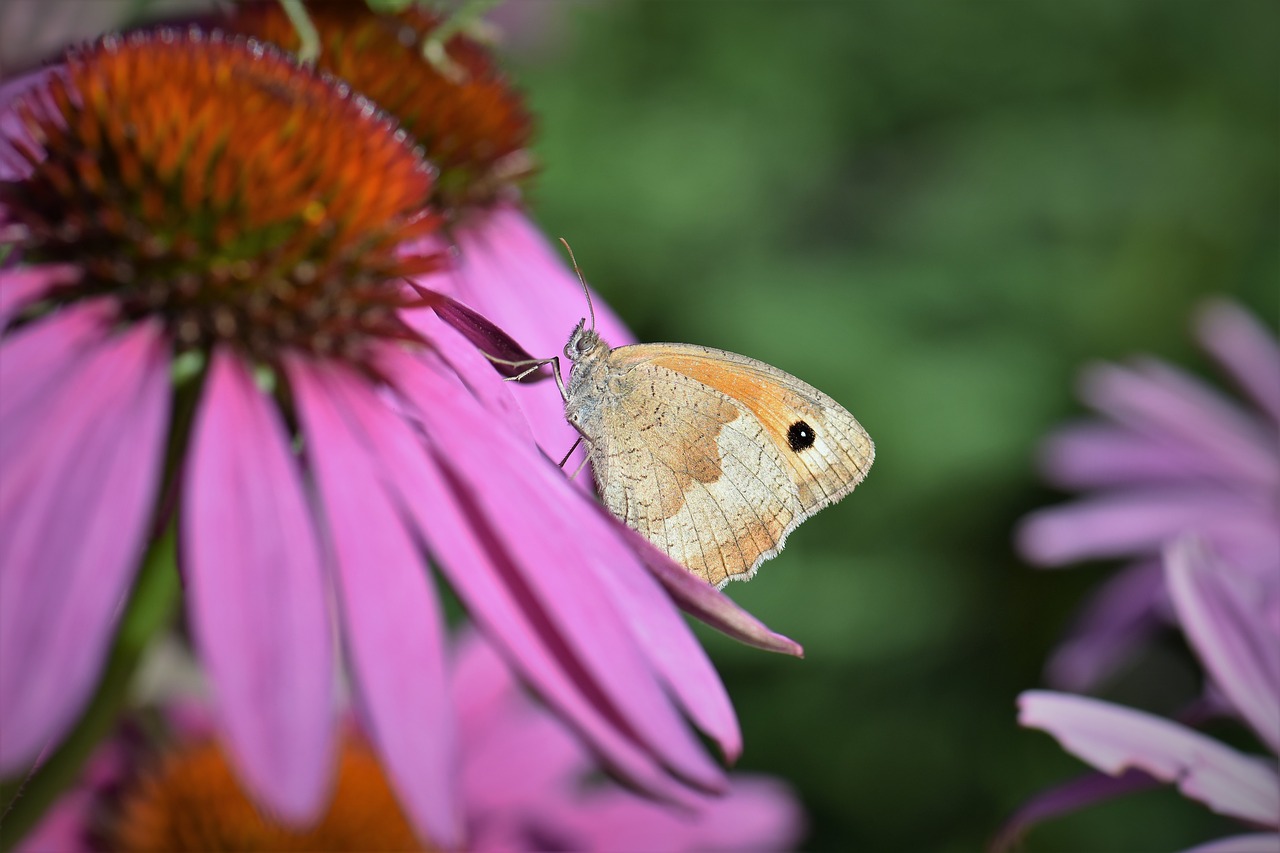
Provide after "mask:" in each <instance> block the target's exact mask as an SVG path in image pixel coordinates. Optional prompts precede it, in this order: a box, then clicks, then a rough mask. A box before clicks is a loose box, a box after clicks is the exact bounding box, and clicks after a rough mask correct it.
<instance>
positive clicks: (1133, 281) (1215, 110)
mask: <svg viewBox="0 0 1280 853" xmlns="http://www.w3.org/2000/svg"><path fill="white" fill-rule="evenodd" d="M514 5H515V6H516V7H518V8H517V9H514V10H509V11H508V12H507V13H506V14H508V15H510V16H511V18H512V19H517V20H523V21H524V23H522V24H520V25H519V26H518V27H514V28H512V30H511V31H510V32H509V36H510V41H511V44H510V64H511V66H512V67H513V71H514V73H515V75H516V77H517V79H518V80H519V81H520V82H521V84H522V85H523V86H524V87H525V88H526V89H527V90H528V93H529V96H530V98H531V102H532V106H533V108H534V111H535V113H536V115H537V116H538V121H539V126H540V133H539V137H538V144H537V150H538V153H539V155H540V157H541V159H542V161H543V163H544V171H543V173H542V175H541V176H540V177H539V178H538V179H537V180H536V182H535V184H534V187H533V189H532V192H531V195H530V197H531V205H532V208H533V211H534V213H535V215H536V217H537V219H538V220H539V222H540V223H541V224H542V225H543V226H544V228H545V229H546V231H547V233H548V234H550V235H553V236H559V235H563V236H565V237H567V238H568V239H569V240H570V242H571V243H572V244H573V246H574V249H575V251H576V252H577V255H578V259H579V261H580V262H581V263H582V265H583V269H584V271H585V273H586V275H587V277H588V278H589V279H590V280H591V281H592V282H593V284H595V285H596V286H597V287H598V288H599V289H600V291H601V292H602V293H603V294H605V296H606V298H607V299H608V300H609V301H610V302H611V303H612V304H613V306H614V307H615V308H616V309H617V310H618V311H619V312H620V313H621V314H622V316H623V317H624V318H625V319H626V320H627V321H628V322H629V323H630V324H631V325H632V326H633V328H634V329H635V331H636V332H637V334H638V335H639V337H640V338H641V339H642V340H651V341H652V340H673V341H689V342H695V343H700V344H707V345H711V346H716V347H722V348H726V349H730V350H734V351H737V352H742V353H745V354H748V355H751V356H754V357H756V358H760V359H763V360H765V361H768V362H770V363H772V364H776V365H778V366H779V367H782V368H784V369H786V370H788V371H790V372H792V373H795V374H797V375H799V376H800V377H802V378H804V379H806V380H807V381H809V382H811V383H812V384H814V385H817V386H818V387H820V388H822V389H823V390H825V391H827V392H828V393H830V394H831V395H832V396H833V397H835V398H836V399H837V400H839V401H841V402H842V403H843V404H845V405H846V406H847V407H848V408H849V409H850V410H851V411H853V412H854V414H855V415H857V417H858V418H859V419H860V420H861V421H862V423H863V424H864V425H865V426H866V428H867V430H868V431H869V432H870V433H871V435H872V437H873V438H874V439H875V441H876V445H877V450H878V457H877V461H876V464H875V468H874V469H873V470H872V472H871V475H870V477H869V478H868V480H867V482H866V483H865V484H864V485H862V486H861V487H860V488H859V489H858V490H857V491H856V492H855V493H854V494H853V495H852V496H851V497H849V498H848V499H846V500H845V501H844V502H843V503H841V504H840V505H839V506H837V507H835V508H832V509H828V510H826V511H825V512H823V513H821V514H820V515H818V516H816V517H815V518H814V519H813V520H811V521H809V522H808V523H807V524H806V525H805V526H804V527H803V528H802V529H800V530H799V531H797V532H796V534H795V535H794V536H793V537H792V538H791V540H790V544H789V545H788V548H787V550H786V552H785V553H784V554H783V555H782V556H780V557H779V558H778V559H776V560H774V561H773V562H771V563H769V564H767V565H766V566H765V567H764V568H763V569H762V570H761V573H760V575H759V577H757V579H756V580H754V581H753V582H751V583H749V584H735V585H733V586H732V587H731V588H730V590H729V592H730V594H731V595H732V596H733V597H734V598H735V599H736V600H737V601H739V602H741V603H742V604H744V605H745V606H746V607H748V608H749V609H750V610H752V611H753V612H754V613H756V614H757V615H758V616H760V617H761V618H762V619H764V620H765V621H766V622H767V623H768V624H769V625H770V626H772V627H773V628H775V629H776V630H779V631H782V632H784V633H786V634H788V635H790V636H792V637H794V638H796V639H797V640H799V641H800V642H801V643H803V644H804V646H805V648H806V651H807V659H806V660H804V661H796V660H791V659H786V658H779V657H773V656H770V655H767V654H764V653H761V652H756V651H753V650H750V649H745V648H742V647H740V646H737V645H735V644H733V643H731V642H728V641H724V640H723V639H722V638H719V637H718V636H715V635H713V634H711V633H710V632H707V633H706V637H707V643H708V645H709V647H710V648H711V650H712V653H713V655H714V657H715V659H716V662H717V664H718V665H719V667H720V670H721V672H722V673H723V674H724V677H725V680H726V682H727V684H728V687H729V690H730V692H731V694H732V696H733V698H734V701H735V704H736V706H737V708H738V711H739V714H740V715H741V719H742V723H743V726H744V730H745V736H746V744H747V749H746V754H745V756H744V758H743V760H742V762H741V766H742V767H743V768H747V769H752V770H761V771H767V772H771V773H776V774H780V775H782V776H785V777H787V778H788V779H790V780H791V781H792V782H793V783H794V784H795V785H796V786H797V787H798V789H799V791H800V793H801V795H802V796H803V798H804V800H805V803H806V805H807V807H808V808H809V810H810V812H811V816H812V833H811V835H810V837H809V839H808V841H807V843H806V845H805V846H806V848H808V849H815V850H847V849H865V850H940V851H951V850H954V851H971V850H975V849H979V848H980V847H981V846H982V845H984V844H985V843H986V841H987V840H988V838H989V837H990V836H991V834H992V833H993V832H994V831H995V829H996V828H997V827H998V825H999V823H1000V821H1001V820H1002V818H1003V817H1005V816H1006V815H1007V813H1008V812H1009V811H1010V810H1012V809H1013V808H1014V807H1016V806H1017V805H1018V804H1019V803H1020V802H1021V801H1022V800H1023V799H1025V798H1026V797H1028V796H1029V795H1031V794H1032V793H1033V792H1034V791H1036V790H1038V789H1039V788H1041V787H1043V786H1046V785H1048V784H1050V783H1052V782H1055V781H1059V780H1063V779H1066V778H1067V777H1069V776H1072V775H1074V774H1076V773H1077V772H1079V771H1080V770H1082V769H1083V765H1082V764H1080V763H1079V762H1077V761H1075V760H1074V759H1072V758H1070V757H1068V756H1067V755H1065V754H1064V753H1063V752H1062V751H1061V750H1060V749H1059V747H1058V746H1057V745H1056V743H1054V742H1053V741H1052V740H1050V738H1049V737H1048V736H1046V735H1044V734H1040V733H1036V732H1029V731H1024V730H1021V729H1019V728H1018V726H1017V725H1016V722H1015V710H1014V697H1015V696H1016V695H1017V693H1018V692H1019V691H1020V690H1023V689H1026V688H1029V687H1034V686H1037V685H1039V684H1040V683H1041V680H1040V671H1041V666H1042V664H1043V661H1044V660H1045V658H1046V655H1047V653H1048V651H1049V649H1050V648H1051V647H1052V646H1053V644H1054V642H1055V639H1056V638H1057V637H1058V636H1059V634H1060V632H1061V631H1062V630H1063V628H1064V627H1065V625H1066V624H1067V623H1068V621H1069V618H1070V615H1071V613H1072V612H1073V610H1074V609H1075V608H1076V606H1077V605H1078V604H1079V602H1080V601H1081V599H1082V597H1083V596H1084V595H1085V594H1086V593H1087V591H1088V590H1089V589H1090V588H1092V587H1093V586H1094V585H1095V584H1096V583H1097V582H1098V581H1100V580H1101V579H1102V578H1103V577H1105V576H1106V575H1107V573H1108V572H1109V571H1110V569H1111V567H1110V566H1107V565H1096V566H1090V567H1082V568H1079V569H1075V570H1070V571H1064V572H1043V571H1036V570H1033V569H1031V568H1029V567H1028V566H1027V565H1025V564H1024V563H1022V562H1021V561H1020V560H1019V559H1018V557H1017V556H1016V555H1015V554H1014V553H1013V551H1012V548H1011V544H1010V530H1011V526H1012V525H1013V523H1014V522H1015V520H1016V519H1018V518H1019V516H1021V515H1022V514H1023V513H1025V512H1027V511H1028V510H1030V509H1033V508H1035V507H1038V506H1042V505H1044V504H1046V503H1049V502H1052V501H1055V500H1058V499H1060V497H1061V496H1060V495H1056V494H1054V493H1052V492H1050V491H1048V490H1047V489H1045V488H1044V487H1042V486H1041V485H1039V480H1038V478H1037V475H1036V472H1035V468H1034V461H1033V455H1034V450H1035V447H1036V443H1037V440H1038V439H1039V438H1040V437H1041V436H1042V435H1043V434H1044V433H1045V432H1046V431H1047V430H1049V429H1050V428H1051V427H1053V426H1054V425H1055V424H1057V423H1059V422H1061V421H1062V420H1063V419H1065V418H1067V417H1070V416H1072V415H1076V414H1079V413H1080V411H1081V410H1080V407H1079V406H1078V404H1076V403H1075V402H1073V396H1072V393H1073V392H1072V386H1073V381H1074V376H1075V375H1076V372H1077V371H1078V369H1079V367H1080V366H1081V365H1082V364H1084V363H1086V362H1087V361H1089V360H1090V359H1097V358H1118V357H1123V356H1126V355H1128V354H1131V353H1135V352H1138V351H1147V352H1152V353H1155V354H1158V355H1161V356H1163V357H1167V358H1170V359H1172V360H1175V361H1178V362H1181V363H1183V364H1185V365H1188V366H1189V367H1191V368H1192V369H1195V370H1206V371H1207V368H1208V365H1207V363H1206V360H1205V359H1204V358H1203V357H1202V356H1201V355H1200V354H1199V353H1198V352H1197V351H1196V350H1195V348H1194V345H1193V343H1192V341H1191V338H1190V335H1189V332H1188V320H1189V314H1190V312H1191V310H1192V308H1193V307H1194V306H1195V305H1196V304H1197V302H1198V301H1199V300H1200V299H1201V298H1202V297H1203V296H1205V295H1207V294H1210V293H1222V294H1230V295H1233V296H1235V297H1236V298H1238V299H1240V300H1242V301H1243V302H1244V303H1245V304H1247V305H1249V306H1251V307H1252V308H1253V309H1254V310H1256V311H1259V312H1260V313H1261V315H1262V316H1263V317H1264V319H1266V321H1267V322H1268V323H1269V324H1272V325H1274V323H1275V318H1276V316H1277V300H1278V296H1280V287H1278V286H1277V285H1278V282H1280V257H1278V254H1277V235H1278V234H1280V228H1278V224H1280V220H1278V216H1280V168H1278V163H1280V51H1277V50H1276V45H1277V44H1280V4H1277V3H1275V2H1270V0H1217V2H1210V0H1192V2H1178V0H1141V2H1140V1H1139V0H1084V2H1072V3H1062V2H1058V0H988V2H955V0H936V2H935V0H856V2H847V3H819V2H764V0H761V2H711V0H691V1H690V2H675V0H665V2H660V1H659V0H650V2H599V3H590V4H567V3H552V2H532V3H531V2H529V0H514ZM530 7H532V8H530ZM500 14H501V13H500ZM531 24H536V25H537V26H536V27H533V26H532V25H531ZM1139 666H1140V667H1141V668H1142V669H1140V670H1139V671H1135V672H1132V673H1129V674H1128V676H1127V677H1126V678H1125V679H1123V680H1124V681H1125V682H1126V684H1125V686H1124V687H1123V693H1122V695H1123V697H1124V700H1125V701H1127V702H1129V703H1131V704H1139V705H1143V706H1145V707H1150V708H1153V709H1155V710H1157V711H1160V712H1168V711H1171V710H1174V709H1176V708H1177V707H1178V705H1179V704H1180V703H1181V702H1182V701H1184V700H1185V699H1187V698H1189V697H1190V696H1192V695H1194V693H1195V691H1196V690H1197V689H1198V683H1197V680H1196V675H1195V670H1194V669H1193V668H1192V667H1191V666H1189V664H1188V661H1187V658H1186V656H1185V650H1184V649H1182V648H1181V647H1180V645H1179V643H1178V641H1177V640H1176V638H1170V640H1169V643H1168V644H1167V647H1161V648H1157V649H1156V650H1155V651H1154V652H1153V654H1152V656H1151V657H1150V658H1149V659H1148V660H1146V661H1144V662H1142V663H1141V664H1140V665H1139ZM1114 689H1117V690H1119V689H1121V688H1119V687H1116V688H1114ZM1231 828H1232V827H1231V825H1230V824H1228V823H1226V822H1225V821H1220V820H1219V819H1218V818H1215V817H1213V816H1212V815H1210V814H1209V813H1208V812H1207V811H1206V810H1204V809H1203V808H1201V807H1200V806H1198V805H1197V804H1194V803H1192V802H1190V801H1185V800H1182V799H1181V798H1180V797H1179V796H1177V795H1176V794H1175V793H1172V792H1170V791H1168V790H1164V791H1159V792H1154V793H1151V794H1146V795H1141V796H1136V797H1131V798H1129V799H1127V800H1124V801H1121V802H1118V803H1116V804H1114V805H1109V806H1106V807H1102V808H1097V809H1093V810H1090V811H1087V812H1083V813H1081V814H1079V815H1077V816H1074V817H1070V818H1066V819H1063V820H1060V821H1057V822H1054V823H1051V824H1047V825H1045V826H1043V827H1042V828H1040V829H1038V830H1036V831H1034V832H1033V833H1032V834H1031V835H1030V836H1029V837H1028V839H1027V842H1026V848H1025V849H1027V850H1030V851H1052V850H1063V851H1066V850H1073V851H1074V850H1098V851H1102V850H1114V851H1129V850H1175V849H1180V848H1182V847H1185V846H1188V845H1190V844H1191V843H1193V842H1197V841H1201V840H1204V839H1207V838H1212V837H1214V836H1215V835H1219V834H1222V833H1224V832H1226V831H1229V830H1230V829H1231Z"/></svg>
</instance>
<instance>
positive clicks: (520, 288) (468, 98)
mask: <svg viewBox="0 0 1280 853" xmlns="http://www.w3.org/2000/svg"><path fill="white" fill-rule="evenodd" d="M309 13H310V15H311V19H312V22H313V23H314V24H315V27H316V30H317V32H318V33H319V35H320V39H321V44H322V50H321V53H320V56H319V58H318V60H317V62H318V64H319V67H320V68H323V69H325V70H327V71H329V72H330V73H332V74H334V75H336V76H338V77H341V78H342V79H344V80H346V81H347V82H349V83H351V85H352V86H354V87H355V88H356V89H358V90H359V91H361V92H363V93H365V94H366V95H368V96H369V97H370V98H372V99H373V100H374V101H376V102H377V103H378V105H379V106H381V107H382V108H383V109H385V110H387V111H388V112H390V113H391V114H392V115H394V116H395V117H396V118H397V119H398V120H399V121H400V123H401V125H402V126H403V127H404V128H405V129H406V130H408V131H409V132H410V133H412V134H413V135H414V136H415V137H416V138H417V139H418V141H419V142H420V143H421V144H422V145H423V147H424V148H425V149H426V151H427V156H428V158H429V159H430V160H431V161H432V163H434V164H436V165H438V166H439V167H440V180H439V182H438V186H437V193H438V194H439V195H440V197H441V201H442V207H443V208H444V209H445V210H446V211H447V213H448V221H447V222H446V223H445V224H444V227H443V228H442V229H441V232H440V234H439V235H438V236H437V238H436V239H437V240H438V243H437V244H436V245H437V247H438V248H441V249H444V248H446V247H447V248H449V249H451V250H452V252H453V253H454V254H453V263H451V264H450V265H449V267H448V268H447V269H444V270H442V271H440V272H439V273H438V274H435V275H428V276H424V277H420V278H419V279H418V281H419V283H421V284H422V285H423V286H425V287H427V288H430V289H432V290H435V291H438V292H441V293H445V294H447V295H449V296H451V297H453V298H456V299H458V300H460V301H461V302H463V303H465V304H467V305H469V306H471V307H472V308H474V309H476V310H477V311H479V312H480V313H481V314H483V315H484V316H485V317H487V318H488V319H489V320H490V321H492V322H493V323H495V324H496V325H497V326H499V327H501V328H502V329H503V330H504V331H505V332H507V333H508V334H510V335H511V336H512V337H514V338H515V339H516V340H517V341H519V342H520V344H521V345H522V346H523V348H524V349H525V350H527V351H528V352H529V353H532V354H533V355H535V356H538V357H543V358H545V357H548V356H552V355H558V354H559V353H560V352H561V351H562V350H563V349H564V345H565V342H566V341H567V340H568V339H569V335H570V333H571V332H572V331H573V327H574V324H576V323H577V322H578V320H579V319H580V318H581V317H582V316H583V315H584V314H585V313H586V300H585V299H584V297H583V293H582V286H581V285H580V283H579V281H578V279H577V277H576V276H575V275H574V273H573V272H572V271H570V270H569V269H568V268H567V267H566V265H565V263H564V262H563V261H562V260H561V257H560V256H559V254H558V253H557V251H556V250H555V249H553V247H552V246H551V245H550V244H549V243H548V241H547V239H546V237H545V236H544V235H543V234H542V233H541V232H540V231H539V230H538V228H537V226H536V225H534V224H533V222H532V221H531V220H530V219H529V218H528V216H527V215H526V214H525V212H524V211H523V209H522V207H521V203H520V202H521V183H522V181H523V180H524V179H527V178H528V177H529V176H531V175H532V174H533V173H534V172H535V171H536V163H535V161H534V159H533V155H532V152H531V151H530V150H529V147H528V146H529V138H530V135H531V132H532V128H533V121H532V118H531V117H530V116H529V114H528V113H527V111H526V110H525V108H524V102H523V98H522V97H521V96H520V95H519V94H518V93H517V92H516V91H515V90H514V89H513V88H512V87H511V84H510V83H509V82H508V81H507V79H506V78H505V76H504V75H502V73H501V72H500V70H499V69H498V68H497V66H496V65H495V64H494V63H493V61H492V59H491V58H490V57H489V55H488V53H487V52H486V51H485V50H484V49H483V48H482V47H481V46H480V45H479V44H477V43H476V42H475V41H473V40H471V39H469V38H466V37H465V36H462V35H459V36H455V37H454V38H452V39H450V41H449V42H448V44H447V50H448V54H449V57H450V60H451V61H452V62H453V63H454V64H455V65H456V66H457V67H458V68H459V69H461V70H462V71H463V74H462V76H461V78H460V79H449V78H447V77H446V76H445V75H443V74H442V73H441V72H440V71H439V70H438V69H436V68H435V67H433V66H432V65H431V63H429V62H427V61H425V60H424V59H423V58H422V55H421V50H420V45H421V43H422V40H423V39H424V38H426V37H427V35H428V34H429V33H430V32H431V31H432V29H433V28H434V27H435V26H436V25H437V21H436V19H435V18H433V17H432V16H431V15H430V14H428V13H427V12H425V11H424V10H422V9H420V8H414V9H411V10H409V11H407V12H404V13H402V14H399V15H395V16H377V15H373V14H371V13H370V12H369V10H368V8H367V7H365V6H364V4H362V3H348V4H311V5H310V7H309ZM229 25H230V26H233V27H235V28H236V29H237V30H238V31H241V32H245V33H247V34H249V35H252V36H254V37H255V38H261V39H264V40H267V41H271V42H273V43H275V44H279V45H281V46H282V47H284V48H286V49H288V50H296V49H297V47H298V37H297V34H296V32H295V31H294V29H293V26H292V25H291V24H290V22H289V21H288V19H287V18H286V17H285V16H284V14H283V13H282V12H281V11H280V9H279V6H278V5H277V4H275V3H268V4H257V5H247V6H240V7H236V8H235V9H234V10H233V12H232V13H231V15H230V20H229ZM475 140H481V144H479V145H477V144H474V142H475ZM593 302H594V305H595V317H596V325H597V328H598V329H599V331H600V333H601V335H602V336H603V337H604V339H605V340H607V341H608V342H609V343H610V344H611V345H613V346H619V345H622V344H628V343H634V342H635V338H634V337H633V335H632V334H631V332H630V330H629V329H627V327H626V326H625V325H624V324H623V323H622V321H621V320H619V319H618V317H617V316H616V315H615V314H614V313H613V311H612V310H611V309H610V308H609V306H608V305H607V304H606V303H605V302H604V301H603V300H602V299H600V298H599V296H594V295H593ZM422 316H423V315H421V314H419V315H417V317H415V318H410V322H424V321H422V320H421V318H422ZM510 391H511V394H512V395H513V396H514V398H515V400H516V401H517V403H518V404H519V406H520V409H521V410H522V411H523V413H524V414H525V416H526V418H527V419H528V421H529V425H530V427H531V428H532V430H533V434H534V437H535V439H536V440H537V442H538V444H539V446H540V447H542V449H543V450H544V451H545V452H546V453H547V454H548V455H549V456H551V457H552V458H554V459H557V460H559V459H561V458H563V457H564V455H565V452H566V451H568V450H569V448H570V447H573V445H574V444H575V443H576V442H577V441H578V433H577V431H576V430H575V429H574V428H573V427H572V426H571V425H570V424H569V423H568V422H567V421H566V420H565V418H564V404H563V402H562V401H561V400H560V398H559V396H558V395H556V394H554V393H548V392H547V389H546V387H544V386H542V385H540V384H535V383H525V384H520V385H515V386H513V387H511V389H510ZM584 459H585V449H579V450H577V451H575V455H574V456H573V457H572V458H571V459H570V460H569V462H567V463H566V465H565V468H566V469H567V470H569V471H574V470H576V469H578V468H579V467H580V464H581V463H582V462H583V460H584ZM578 483H579V484H580V485H582V486H583V487H584V488H587V489H589V488H591V483H592V478H591V476H590V475H589V474H587V475H585V476H580V477H579V479H578Z"/></svg>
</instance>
